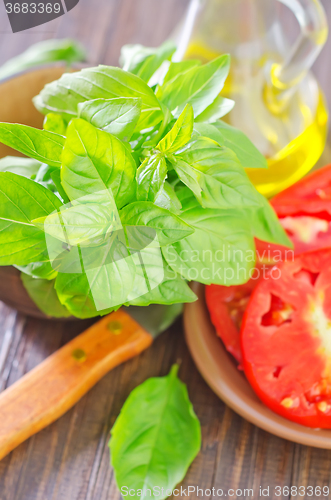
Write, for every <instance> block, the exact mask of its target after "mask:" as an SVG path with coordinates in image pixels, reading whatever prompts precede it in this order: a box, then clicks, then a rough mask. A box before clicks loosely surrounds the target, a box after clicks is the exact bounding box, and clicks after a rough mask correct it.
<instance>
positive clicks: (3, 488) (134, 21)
mask: <svg viewBox="0 0 331 500" xmlns="http://www.w3.org/2000/svg"><path fill="white" fill-rule="evenodd" d="M323 3H324V5H325V7H326V9H327V11H328V16H329V19H330V22H331V2H330V0H324V2H323ZM187 4H188V0H80V2H79V6H77V7H76V8H75V9H73V10H72V11H71V12H70V13H69V14H67V15H66V16H64V17H63V18H59V19H57V20H55V21H53V22H51V23H49V24H48V25H45V26H43V27H40V28H38V29H34V30H28V31H27V32H22V33H17V34H15V35H13V34H12V33H11V32H10V30H9V23H8V21H7V19H6V16H5V13H4V6H3V3H2V2H1V3H0V46H1V50H0V63H1V62H4V61H5V60H6V59H8V58H9V57H11V56H13V55H15V54H18V53H20V52H21V51H22V50H23V49H24V48H26V46H27V45H29V44H31V43H34V42H36V41H39V40H43V39H46V38H52V37H68V36H70V37H75V38H77V39H79V40H80V41H81V42H82V43H83V44H84V45H85V46H86V47H87V49H88V53H89V61H90V62H91V63H93V64H96V63H100V62H104V63H107V64H117V61H118V57H119V49H120V47H121V45H122V44H123V43H133V42H140V43H145V44H149V45H157V44H159V43H160V42H162V41H163V40H164V39H165V38H166V37H167V36H168V35H169V34H170V33H171V32H172V30H173V29H174V27H175V26H176V24H177V22H178V21H179V20H180V18H181V16H182V15H183V13H184V11H185V9H186V7H187ZM330 50H331V39H329V41H328V45H327V48H325V49H324V50H323V53H322V55H321V57H320V59H319V61H318V63H317V64H316V65H315V72H316V74H317V75H318V77H319V79H320V81H321V84H322V87H323V89H324V91H325V92H326V95H327V97H328V101H329V104H331V87H330V83H329V80H330V75H331V68H330V62H329V61H330ZM0 318H1V321H0V390H3V389H5V388H6V387H9V386H10V385H12V384H13V383H14V382H15V381H16V380H18V379H19V378H20V377H21V376H22V375H24V374H25V373H27V372H28V371H29V370H31V369H32V368H34V367H35V366H36V365H37V364H38V363H40V362H41V361H42V360H43V359H45V358H46V357H47V356H48V355H50V354H52V353H53V352H55V351H56V350H57V349H58V348H59V347H61V346H63V345H64V344H65V343H66V342H68V341H69V340H71V339H72V338H74V337H75V335H77V334H78V333H80V332H81V331H83V330H84V329H85V328H86V327H87V324H86V323H80V322H78V323H71V324H70V323H66V322H65V323H60V322H49V321H47V320H45V321H43V320H37V319H29V318H26V317H24V316H22V315H19V314H17V313H15V312H14V311H12V310H10V309H9V308H7V307H6V306H4V305H1V304H0ZM178 360H181V368H180V377H181V378H182V380H183V381H184V382H185V383H187V385H188V390H189V394H190V398H191V400H192V402H193V405H194V408H195V411H196V413H197V415H198V417H199V419H200V420H201V423H202V430H203V444H202V450H201V452H200V454H199V455H198V457H197V459H196V460H195V462H194V463H193V464H192V466H191V468H190V470H189V472H188V474H187V476H186V478H185V480H184V482H183V487H187V486H188V485H195V486H199V487H200V488H213V487H215V488H222V489H224V491H225V490H226V489H228V488H233V489H236V488H241V489H245V488H246V489H247V488H254V490H255V492H256V495H255V496H254V498H258V488H259V486H260V485H262V486H263V488H266V487H268V486H270V495H269V498H273V499H276V498H293V499H295V498H299V497H295V496H292V497H291V496H290V495H284V496H282V497H276V495H275V492H274V489H273V488H274V486H276V485H279V486H283V485H285V486H291V485H295V486H301V485H313V486H314V485H320V486H323V485H324V484H327V485H329V486H331V484H330V477H331V452H329V451H323V450H315V449H311V448H306V447H302V446H299V445H294V444H292V443H290V442H287V441H284V440H281V439H279V438H276V437H274V436H272V435H270V434H267V433H266V432H264V431H261V430H259V429H257V428H255V427H254V426H252V425H251V424H249V423H247V422H245V421H244V420H243V419H241V418H240V417H239V416H237V415H235V414H234V413H233V412H232V411H231V410H229V409H228V408H226V407H225V405H224V404H223V403H222V401H220V400H219V399H218V398H217V397H216V396H215V395H214V394H213V393H212V391H211V390H210V389H209V387H208V386H207V385H206V384H205V382H204V381H203V380H202V378H201V376H200V375H199V373H198V372H197V370H196V368H195V366H194V364H193V362H192V360H191V358H190V355H189V353H188V351H187V347H186V345H185V342H184V339H183V333H182V325H181V322H180V321H179V322H177V323H176V325H174V326H173V327H172V328H171V329H170V330H169V331H168V332H167V333H164V334H163V335H162V336H161V337H160V338H159V339H157V340H156V342H155V343H154V344H153V345H152V346H151V347H150V348H149V349H148V350H147V351H145V352H144V353H143V354H141V355H140V356H139V357H137V358H135V359H133V360H131V361H128V362H126V363H125V364H124V365H122V366H121V367H118V368H115V369H114V370H113V371H112V372H111V373H109V374H108V375H106V376H105V377H104V378H103V379H102V380H101V381H100V382H99V383H98V384H97V385H96V386H95V387H94V388H93V389H92V390H91V391H90V392H89V393H88V394H87V395H86V396H85V397H84V398H83V399H82V400H81V401H80V402H79V403H78V404H77V405H76V406H75V407H74V408H73V409H71V410H70V411H69V412H67V413H66V414H65V415H64V416H63V417H62V418H60V419H59V420H58V421H57V422H55V423H54V424H52V425H51V426H49V427H48V428H46V429H44V430H43V431H41V432H40V433H39V434H37V435H36V436H34V437H32V438H31V439H29V440H28V441H26V442H25V443H23V444H22V445H20V446H19V447H18V448H17V449H16V450H15V451H13V452H12V453H11V454H10V455H8V456H7V457H6V458H4V459H3V460H2V461H0V500H110V499H111V500H118V499H120V494H119V492H118V490H117V488H116V485H115V481H114V475H113V471H112V469H111V467H110V465H109V452H108V446H107V443H108V440H109V432H110V429H111V427H112V425H113V423H114V421H115V419H116V417H117V415H118V413H119V411H120V409H121V406H122V404H123V402H124V401H125V399H126V398H127V396H128V395H129V393H130V391H131V390H132V389H133V388H134V387H136V386H137V385H138V384H140V383H141V382H143V381H144V380H145V379H146V378H148V377H151V376H158V375H165V374H166V373H168V371H169V369H170V367H171V365H172V364H173V363H175V362H176V361H178ZM0 425H1V422H0ZM177 498H180V497H177ZM182 498H184V497H182ZM195 498H200V499H201V498H212V497H211V495H210V496H208V495H207V496H204V497H201V494H200V496H199V497H197V495H196V494H192V495H191V496H190V499H192V500H193V499H195ZM232 498H233V499H235V498H243V497H239V496H238V495H237V496H236V495H234V496H233V497H232ZM250 498H252V497H250ZM300 498H307V499H309V498H312V497H309V496H306V497H300Z"/></svg>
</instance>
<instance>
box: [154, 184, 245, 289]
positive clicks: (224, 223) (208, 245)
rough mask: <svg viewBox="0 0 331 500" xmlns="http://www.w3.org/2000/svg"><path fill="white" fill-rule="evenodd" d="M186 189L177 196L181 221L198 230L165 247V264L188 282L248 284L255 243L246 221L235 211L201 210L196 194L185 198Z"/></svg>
mask: <svg viewBox="0 0 331 500" xmlns="http://www.w3.org/2000/svg"><path fill="white" fill-rule="evenodd" d="M186 190H187V188H184V189H182V190H181V191H180V192H179V193H178V195H179V199H180V201H181V202H182V204H183V210H182V212H181V218H182V219H183V220H184V221H185V222H187V223H188V224H189V225H190V226H192V227H193V228H194V230H195V231H194V233H193V234H191V235H190V236H187V237H186V238H184V239H182V240H180V241H177V242H175V243H173V244H172V245H168V246H165V247H162V252H163V255H164V257H165V259H166V261H167V262H168V264H169V265H170V267H171V268H172V269H173V270H174V271H176V272H177V273H178V274H181V275H182V276H183V277H184V278H185V279H187V280H189V281H192V280H195V281H199V282H200V283H204V284H206V285H210V284H212V283H213V284H217V285H227V286H229V285H240V284H242V283H246V281H248V279H249V278H250V275H249V273H250V271H251V270H252V269H253V268H254V265H255V246H254V240H253V236H252V234H251V230H250V227H249V226H248V225H247V221H246V218H245V217H243V215H242V214H241V213H239V212H236V211H234V210H216V209H210V208H202V207H201V206H200V205H199V203H198V201H197V200H196V199H195V198H194V197H193V195H191V196H189V197H186V198H185V191H186ZM183 194H184V198H182V195H183Z"/></svg>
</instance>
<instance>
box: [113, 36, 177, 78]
mask: <svg viewBox="0 0 331 500" xmlns="http://www.w3.org/2000/svg"><path fill="white" fill-rule="evenodd" d="M175 51H176V45H175V44H174V43H173V42H171V41H166V42H164V43H163V44H162V45H161V46H160V47H158V48H156V49H153V48H148V47H143V46H142V45H124V47H122V50H121V58H120V62H121V65H122V67H123V69H124V70H126V71H130V72H131V73H134V74H135V75H138V76H139V77H140V78H142V80H144V81H145V82H147V83H148V82H149V80H150V79H151V77H152V76H153V75H154V73H155V72H156V71H157V70H158V69H159V68H160V66H161V64H162V63H163V62H164V61H167V60H169V59H170V58H171V56H172V55H173V54H174V52H175Z"/></svg>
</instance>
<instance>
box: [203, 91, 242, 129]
mask: <svg viewBox="0 0 331 500" xmlns="http://www.w3.org/2000/svg"><path fill="white" fill-rule="evenodd" d="M234 105H235V102H234V101H232V100H231V99H226V98H225V97H222V96H220V95H218V96H217V97H216V99H215V101H214V102H212V103H211V104H210V105H209V106H208V108H206V109H205V110H204V111H203V112H202V113H201V114H200V115H199V116H197V117H196V119H195V121H196V122H205V123H213V122H216V120H219V119H220V118H222V117H223V116H225V115H227V114H228V113H229V112H230V111H231V110H232V109H233V107H234Z"/></svg>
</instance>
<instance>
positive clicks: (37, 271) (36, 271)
mask: <svg viewBox="0 0 331 500" xmlns="http://www.w3.org/2000/svg"><path fill="white" fill-rule="evenodd" d="M14 267H16V269H18V270H19V271H21V272H22V273H24V274H28V275H29V276H31V277H32V278H39V279H40V278H41V279H45V280H53V279H55V278H56V276H57V270H56V269H53V267H52V265H51V263H50V261H49V260H46V261H45V262H32V263H31V264H28V265H26V266H14Z"/></svg>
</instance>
